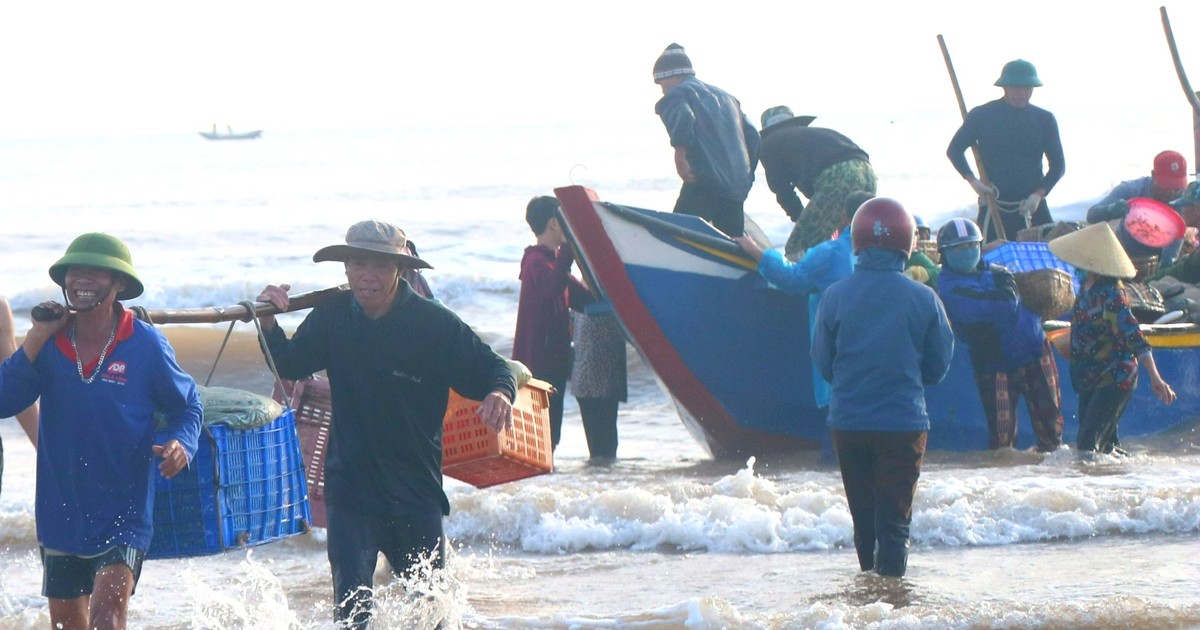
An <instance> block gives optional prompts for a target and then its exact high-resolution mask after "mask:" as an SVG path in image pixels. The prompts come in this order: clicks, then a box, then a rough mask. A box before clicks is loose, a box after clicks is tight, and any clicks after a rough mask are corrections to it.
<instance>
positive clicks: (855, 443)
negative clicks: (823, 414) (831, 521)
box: [833, 429, 928, 577]
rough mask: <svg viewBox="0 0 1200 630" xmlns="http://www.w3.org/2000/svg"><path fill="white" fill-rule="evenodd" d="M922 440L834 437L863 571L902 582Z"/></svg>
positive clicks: (894, 435)
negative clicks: (899, 579) (900, 578)
mask: <svg viewBox="0 0 1200 630" xmlns="http://www.w3.org/2000/svg"><path fill="white" fill-rule="evenodd" d="M927 437H928V432H926V431H838V430H836V429H835V430H834V431H833V448H834V450H835V451H836V452H837V456H838V466H839V467H840V468H841V470H842V485H843V487H845V489H846V502H847V503H849V504H850V518H851V519H853V521H854V549H855V550H856V551H857V552H858V566H859V568H861V569H862V570H863V571H872V570H874V571H875V572H876V573H878V574H880V575H889V576H895V577H901V576H903V575H904V572H905V571H906V570H907V569H908V530H909V525H910V524H911V523H912V503H913V495H914V494H916V491H917V479H918V478H920V476H921V461H922V460H923V459H924V457H925V443H926V439H927Z"/></svg>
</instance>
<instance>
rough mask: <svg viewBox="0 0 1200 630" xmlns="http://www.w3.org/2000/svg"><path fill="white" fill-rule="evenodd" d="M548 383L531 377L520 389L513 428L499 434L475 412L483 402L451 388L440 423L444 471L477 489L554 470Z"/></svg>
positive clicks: (514, 411) (514, 407)
mask: <svg viewBox="0 0 1200 630" xmlns="http://www.w3.org/2000/svg"><path fill="white" fill-rule="evenodd" d="M550 390H551V386H550V384H549V383H546V382H544V381H539V380H536V379H534V380H531V381H529V384H527V385H526V386H525V387H522V388H521V389H520V390H519V391H517V400H516V401H514V402H513V426H512V428H511V429H509V430H507V431H504V432H502V433H499V434H497V433H496V432H495V431H492V430H491V429H489V428H488V427H486V426H484V424H483V421H482V420H480V419H479V417H478V416H476V415H475V410H476V409H478V408H479V402H478V401H475V400H468V399H466V398H463V397H462V396H459V395H458V393H457V392H455V391H453V390H451V391H450V401H449V402H448V403H447V405H446V416H445V418H444V420H443V425H442V472H443V473H445V475H446V476H448V477H453V478H455V479H457V480H459V481H463V482H466V483H469V484H471V485H473V486H475V487H476V488H486V487H488V486H494V485H496V484H501V483H506V482H509V481H516V480H518V479H525V478H527V477H534V476H537V475H544V474H546V473H548V472H551V471H552V470H554V455H553V449H552V447H551V444H550Z"/></svg>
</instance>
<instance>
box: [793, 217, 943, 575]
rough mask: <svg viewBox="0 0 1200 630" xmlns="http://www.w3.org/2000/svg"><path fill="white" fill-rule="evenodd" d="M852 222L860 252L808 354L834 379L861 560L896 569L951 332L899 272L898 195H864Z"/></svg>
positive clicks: (902, 248)
mask: <svg viewBox="0 0 1200 630" xmlns="http://www.w3.org/2000/svg"><path fill="white" fill-rule="evenodd" d="M850 232H851V244H852V246H853V248H854V252H855V253H856V254H857V255H858V262H857V264H856V266H855V268H854V273H853V274H851V275H850V276H849V277H848V278H845V279H843V280H841V281H839V282H835V283H834V284H833V285H831V286H830V287H829V288H828V289H826V290H825V294H824V296H822V298H821V304H820V307H819V308H818V309H817V320H816V331H815V333H814V334H813V343H812V359H813V361H814V362H815V363H816V365H817V368H818V369H819V370H820V371H821V375H822V376H824V377H825V379H826V380H828V381H829V382H830V384H831V386H832V394H831V396H830V399H829V421H828V423H829V426H830V428H831V430H832V437H833V446H834V450H835V452H836V453H837V458H838V466H839V467H840V469H841V472H842V484H843V486H844V487H845V490H846V501H847V503H848V504H849V507H850V516H851V518H852V519H853V521H854V548H855V550H856V551H857V553H858V563H859V567H860V568H861V569H862V570H863V571H875V572H876V573H879V574H880V575H886V576H897V577H899V576H903V575H904V573H905V571H906V570H907V568H908V539H909V526H910V524H911V523H912V503H913V495H914V494H915V492H916V488H917V479H918V478H919V477H920V476H921V462H922V460H923V458H924V456H925V444H926V441H927V437H928V432H929V414H928V412H927V411H926V407H925V386H926V385H931V384H934V383H938V382H940V381H941V380H942V379H943V378H944V377H945V376H946V372H947V370H948V369H949V367H950V358H951V356H953V354H954V333H953V332H951V330H950V322H949V321H948V320H947V318H946V311H945V310H944V309H943V308H942V303H941V300H939V299H938V297H937V294H936V293H934V292H933V289H930V288H929V287H927V286H925V285H922V284H919V283H917V282H913V281H912V280H910V279H908V278H906V277H904V276H903V275H902V274H901V273H900V270H901V269H902V268H903V267H904V261H905V260H906V259H907V258H908V255H909V254H910V253H911V252H912V248H913V239H914V236H915V232H916V224H915V223H914V221H913V218H912V215H910V214H909V213H908V212H907V211H906V210H905V209H904V207H903V206H901V205H900V203H899V202H897V201H895V200H893V199H887V198H876V199H872V200H870V201H868V202H866V203H865V204H863V205H862V207H860V208H859V209H858V211H857V212H856V213H855V215H854V219H853V221H852V222H851V224H850ZM881 304H884V305H887V306H886V309H881V308H880V305H881Z"/></svg>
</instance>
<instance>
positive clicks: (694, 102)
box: [654, 76, 759, 201]
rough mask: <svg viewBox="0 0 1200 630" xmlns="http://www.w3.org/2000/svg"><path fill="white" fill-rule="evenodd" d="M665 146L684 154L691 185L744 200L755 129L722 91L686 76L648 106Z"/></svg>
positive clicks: (750, 175)
mask: <svg viewBox="0 0 1200 630" xmlns="http://www.w3.org/2000/svg"><path fill="white" fill-rule="evenodd" d="M654 111H655V113H657V114H658V115H659V117H660V118H662V121H663V125H664V126H666V128H667V134H668V135H669V136H670V137H671V146H673V147H684V148H686V149H687V161H688V165H689V166H690V167H691V169H692V174H693V175H695V176H696V184H698V185H700V186H701V187H703V188H705V189H707V190H711V191H713V192H714V194H718V195H720V196H721V197H725V198H727V199H736V200H738V201H745V199H746V196H747V195H748V194H749V193H750V187H751V185H753V183H754V169H755V168H757V167H758V147H759V136H758V130H757V129H755V128H754V125H753V124H752V123H751V122H750V119H749V118H747V117H746V115H745V114H744V113H742V106H741V104H739V103H738V101H737V99H735V98H733V97H732V96H730V95H729V94H727V93H726V92H725V91H724V90H722V89H720V88H718V87H716V86H712V85H709V84H707V83H704V82H703V81H700V80H699V79H697V78H696V77H694V76H693V77H688V78H687V79H686V80H684V81H683V82H682V83H680V84H679V85H676V86H675V87H673V88H671V89H670V90H667V93H666V94H665V95H663V97H662V98H661V99H659V101H658V103H657V104H656V105H655V106H654Z"/></svg>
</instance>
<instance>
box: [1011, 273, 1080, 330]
mask: <svg viewBox="0 0 1200 630" xmlns="http://www.w3.org/2000/svg"><path fill="white" fill-rule="evenodd" d="M1014 278H1015V279H1016V281H1017V289H1018V290H1019V291H1020V292H1021V302H1022V303H1023V304H1024V305H1025V307H1026V308H1028V309H1029V310H1031V311H1033V312H1035V313H1037V314H1038V315H1040V316H1041V317H1042V319H1057V318H1061V317H1062V316H1064V315H1066V314H1067V313H1069V312H1070V311H1071V306H1072V305H1074V304H1075V286H1074V285H1073V284H1072V281H1071V274H1069V273H1067V272H1066V271H1063V270H1062V269H1036V270H1034V271H1024V272H1021V273H1018V274H1014Z"/></svg>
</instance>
